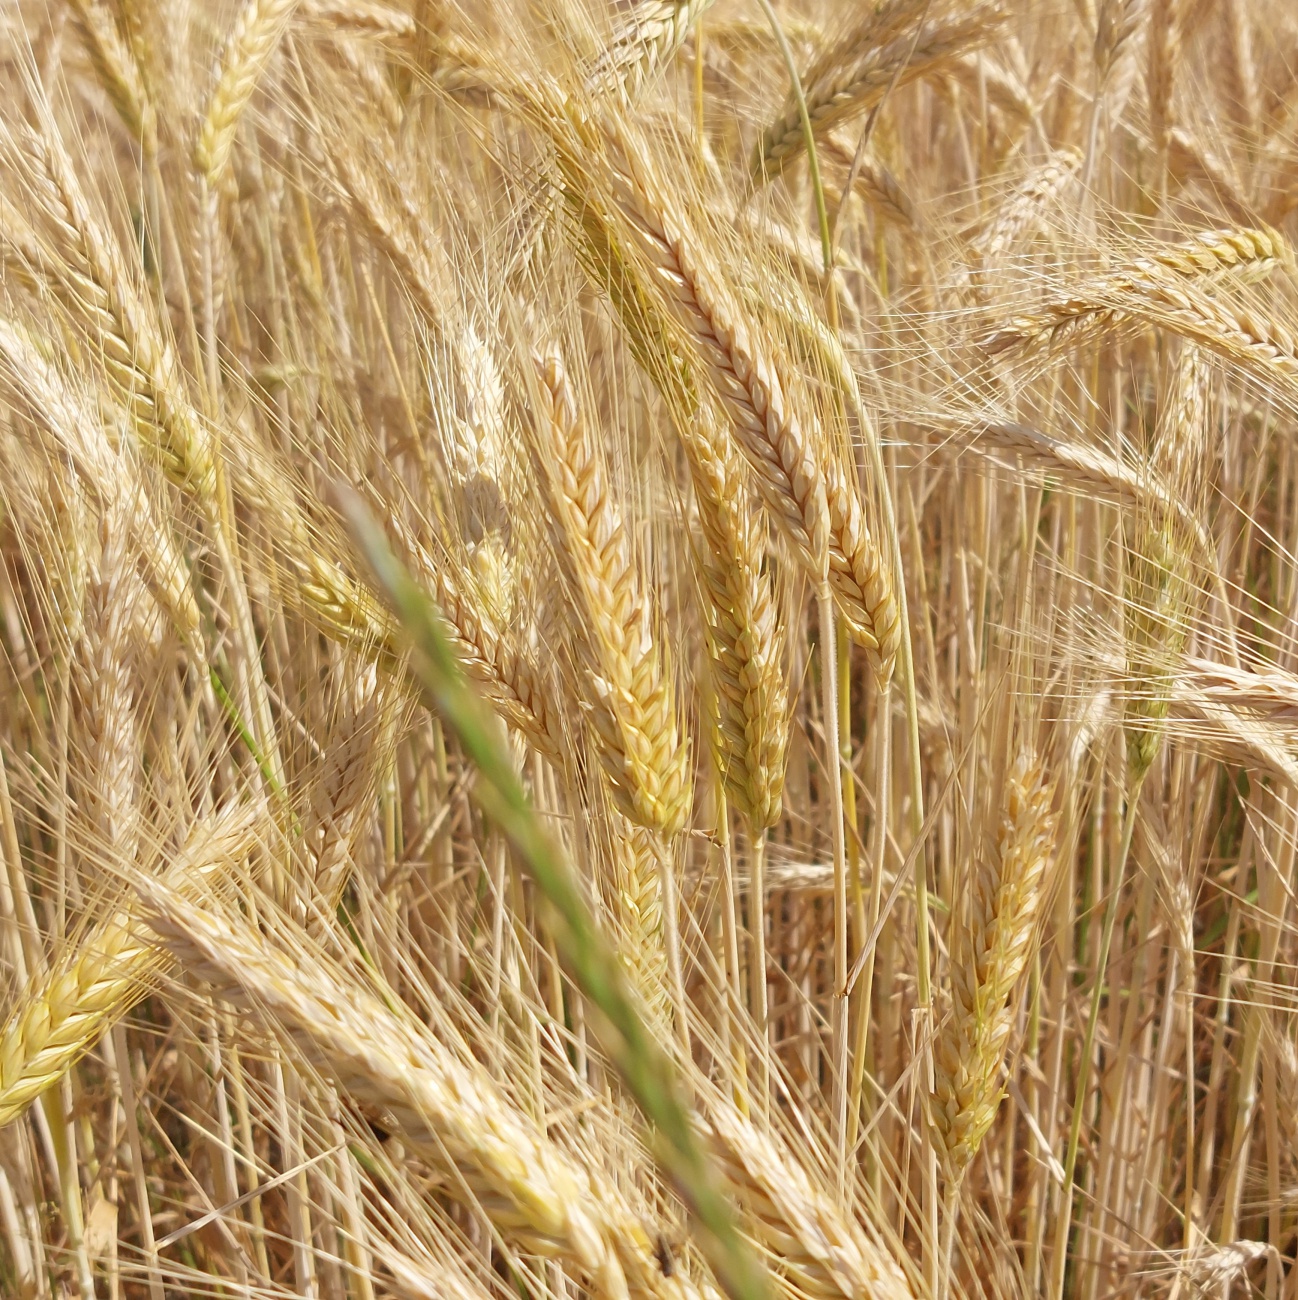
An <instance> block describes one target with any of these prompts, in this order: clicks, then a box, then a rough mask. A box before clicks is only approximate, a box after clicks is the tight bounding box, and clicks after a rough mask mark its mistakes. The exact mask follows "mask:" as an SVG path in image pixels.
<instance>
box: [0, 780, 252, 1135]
mask: <svg viewBox="0 0 1298 1300" xmlns="http://www.w3.org/2000/svg"><path fill="white" fill-rule="evenodd" d="M260 820H261V819H260V817H259V816H258V815H257V814H256V812H255V811H254V810H253V809H252V808H249V807H245V806H233V807H230V808H228V809H226V810H225V811H224V812H222V813H218V814H217V815H216V816H215V817H213V818H212V819H210V820H209V821H205V822H203V823H201V824H200V825H198V826H197V827H196V828H195V829H194V830H193V831H192V832H191V833H190V835H189V837H188V839H187V840H186V842H185V846H184V848H183V849H182V850H181V851H180V853H179V854H178V855H177V858H176V860H175V862H174V863H173V864H172V866H171V867H170V869H169V871H168V873H167V874H168V878H169V879H170V880H172V881H174V882H176V884H177V886H183V882H185V881H186V880H194V879H199V878H202V877H210V876H211V875H212V874H213V873H214V872H215V873H219V874H225V873H229V872H230V871H231V869H232V868H234V867H237V865H238V864H239V863H240V862H241V861H242V860H244V859H245V858H247V856H248V854H249V853H250V852H251V851H252V849H253V847H254V845H255V844H256V842H257V829H258V826H259V824H260ZM161 960H163V959H162V958H160V956H159V953H158V947H157V943H156V940H155V939H154V937H153V935H152V934H151V933H150V932H149V931H148V930H147V929H146V928H144V927H142V926H141V924H140V922H139V921H138V919H137V917H136V916H135V915H134V914H133V913H132V912H131V911H130V910H129V909H127V910H123V911H119V912H117V913H115V914H114V915H113V916H112V917H111V918H110V919H109V920H107V921H102V922H100V923H99V924H98V925H97V926H95V927H94V929H93V930H91V931H90V933H89V934H88V935H87V936H86V938H85V939H84V940H83V941H82V943H81V946H80V947H79V948H77V949H74V950H69V951H68V953H67V954H66V956H65V958H64V960H63V961H62V962H61V963H60V964H59V965H58V966H56V967H55V968H54V969H52V970H51V971H50V972H49V974H48V975H46V976H45V977H44V978H43V979H42V980H41V981H40V983H39V984H38V985H37V986H36V987H35V988H33V989H31V990H29V992H28V993H27V995H26V997H24V999H23V1000H22V1003H21V1004H20V1005H19V1006H18V1007H17V1009H16V1010H15V1011H14V1012H13V1014H12V1015H11V1016H10V1017H9V1019H8V1021H7V1023H6V1024H5V1026H4V1028H3V1030H0V1127H3V1126H4V1125H5V1124H8V1123H10V1122H11V1121H12V1120H14V1119H16V1118H17V1117H18V1116H19V1115H21V1114H22V1112H23V1111H24V1110H25V1109H26V1108H27V1106H28V1105H29V1104H30V1103H31V1102H32V1101H33V1100H34V1099H35V1098H36V1097H38V1096H40V1094H41V1093H42V1092H44V1091H45V1090H46V1088H48V1087H50V1085H51V1084H53V1083H55V1082H57V1081H58V1080H59V1079H60V1078H62V1076H63V1074H64V1073H65V1071H66V1070H67V1069H68V1068H69V1067H70V1066H71V1065H72V1064H73V1062H75V1061H76V1060H77V1059H78V1058H79V1057H81V1056H82V1055H83V1054H84V1053H85V1052H87V1051H89V1050H90V1048H92V1047H93V1046H94V1045H95V1043H97V1042H98V1041H99V1039H100V1037H101V1036H102V1035H103V1032H104V1030H105V1029H107V1028H108V1027H109V1026H110V1025H111V1024H112V1023H113V1021H114V1020H116V1019H117V1017H119V1016H120V1015H122V1014H123V1013H124V1012H125V1011H126V1010H127V1009H128V1008H129V1007H130V1006H131V1004H132V1003H133V1002H134V1001H136V1000H137V999H138V998H139V997H141V996H142V995H143V993H144V992H145V989H146V986H147V982H148V980H149V978H150V977H151V976H153V975H154V974H155V973H156V972H157V970H158V967H159V964H160V961H161Z"/></svg>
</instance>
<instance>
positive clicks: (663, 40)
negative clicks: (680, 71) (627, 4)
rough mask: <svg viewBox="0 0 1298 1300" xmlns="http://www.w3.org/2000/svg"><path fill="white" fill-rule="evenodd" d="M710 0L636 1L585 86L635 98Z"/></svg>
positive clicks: (679, 45)
mask: <svg viewBox="0 0 1298 1300" xmlns="http://www.w3.org/2000/svg"><path fill="white" fill-rule="evenodd" d="M712 4H713V0H638V3H636V4H635V5H634V6H633V7H632V8H631V10H630V11H629V12H628V13H626V14H625V15H624V16H623V18H622V19H621V21H620V22H619V23H618V26H617V30H616V31H615V32H614V33H613V37H612V39H611V40H610V41H609V43H608V45H607V47H606V48H605V49H604V51H603V53H602V54H601V55H600V56H599V58H598V59H597V60H596V62H595V66H594V68H593V69H592V70H591V73H590V76H589V77H588V78H587V81H586V86H587V89H588V90H589V91H590V92H591V93H592V94H601V93H608V92H610V91H617V92H620V93H621V94H622V95H624V96H626V98H628V99H634V98H635V97H636V96H637V95H639V93H640V91H641V90H642V89H643V88H644V87H645V86H646V85H647V84H648V83H649V82H650V81H651V80H652V79H653V78H654V76H655V75H656V74H657V73H658V72H660V71H661V70H662V69H663V68H665V67H666V66H667V64H668V63H670V62H671V60H672V56H673V55H674V54H675V53H676V51H677V50H679V49H680V47H681V46H682V45H684V44H685V40H686V37H687V36H688V35H689V31H690V28H691V27H692V26H693V25H694V23H695V22H697V21H698V19H699V18H700V17H701V16H702V15H703V13H704V12H705V11H706V10H708V9H710V8H711V7H712Z"/></svg>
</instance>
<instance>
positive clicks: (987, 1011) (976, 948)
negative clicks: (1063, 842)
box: [930, 756, 1055, 1183]
mask: <svg viewBox="0 0 1298 1300" xmlns="http://www.w3.org/2000/svg"><path fill="white" fill-rule="evenodd" d="M1052 797H1053V789H1052V786H1051V784H1050V782H1049V781H1047V779H1046V777H1045V774H1044V772H1043V770H1042V769H1041V767H1040V765H1039V764H1038V763H1037V762H1036V761H1035V760H1034V759H1032V758H1031V757H1028V756H1023V757H1020V758H1019V760H1018V762H1017V763H1016V764H1015V766H1014V768H1013V770H1012V771H1011V772H1010V773H1009V774H1008V776H1007V777H1006V780H1005V794H1004V804H1003V809H1002V812H1001V817H1000V822H999V824H998V826H997V829H996V845H995V849H994V851H993V852H992V854H991V855H990V860H984V859H982V857H981V855H980V859H979V865H978V867H977V869H976V875H975V879H974V882H973V887H972V889H971V890H970V895H969V904H968V906H969V915H968V919H967V921H966V922H965V923H964V924H963V926H962V927H961V930H960V932H959V940H958V945H957V946H956V947H955V949H954V951H953V953H952V965H951V1010H950V1014H949V1016H948V1018H947V1020H946V1023H945V1024H944V1026H943V1027H942V1030H941V1032H940V1033H939V1035H938V1039H937V1044H936V1046H935V1048H934V1054H933V1066H934V1076H935V1081H934V1089H933V1097H932V1101H931V1108H930V1109H931V1120H932V1128H933V1132H934V1137H935V1141H936V1143H937V1145H938V1149H939V1151H940V1152H941V1153H942V1155H943V1157H944V1159H945V1161H946V1165H947V1173H948V1177H949V1178H950V1179H951V1180H952V1181H953V1182H956V1183H958V1182H959V1181H960V1180H961V1179H962V1178H963V1176H964V1173H965V1171H966V1170H967V1169H968V1167H969V1164H970V1162H971V1161H972V1160H973V1158H974V1156H975V1155H976V1154H977V1153H978V1148H979V1146H981V1144H982V1140H983V1137H984V1136H985V1135H986V1133H987V1130H988V1129H989V1128H990V1127H991V1125H992V1121H993V1120H994V1119H995V1118H996V1109H997V1107H998V1106H999V1104H1000V1099H1001V1089H1000V1083H999V1078H1000V1071H1001V1065H1002V1063H1003V1061H1004V1059H1005V1050H1006V1046H1007V1044H1008V1042H1009V1036H1010V1032H1011V1030H1012V1029H1013V1026H1014V1014H1015V1007H1014V1003H1013V1000H1012V998H1013V994H1014V991H1015V989H1016V988H1017V987H1018V984H1019V980H1020V979H1021V978H1022V975H1023V972H1024V970H1025V969H1026V967H1027V963H1028V960H1029V958H1030V957H1031V955H1032V944H1033V941H1034V939H1035V934H1036V923H1037V915H1038V911H1039V909H1040V905H1041V898H1042V886H1043V882H1044V880H1045V875H1046V872H1047V870H1048V868H1049V866H1050V863H1051V861H1052V859H1053V856H1054V851H1055V817H1054V815H1053V813H1052V812H1051V800H1052Z"/></svg>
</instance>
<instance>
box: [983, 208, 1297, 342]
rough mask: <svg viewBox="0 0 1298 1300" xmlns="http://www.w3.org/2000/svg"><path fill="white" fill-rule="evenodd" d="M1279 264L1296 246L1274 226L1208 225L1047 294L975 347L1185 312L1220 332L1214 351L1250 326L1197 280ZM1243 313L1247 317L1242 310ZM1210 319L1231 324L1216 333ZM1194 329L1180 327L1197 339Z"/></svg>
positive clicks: (1075, 334) (1078, 335) (1075, 337)
mask: <svg viewBox="0 0 1298 1300" xmlns="http://www.w3.org/2000/svg"><path fill="white" fill-rule="evenodd" d="M1277 264H1283V265H1285V266H1292V265H1293V252H1292V250H1291V249H1290V247H1289V244H1288V241H1287V240H1286V239H1285V237H1284V236H1283V235H1282V234H1280V233H1279V232H1278V231H1275V230H1271V229H1269V228H1261V229H1253V228H1248V227H1245V228H1241V229H1228V230H1206V231H1203V232H1201V233H1200V234H1198V235H1196V236H1194V237H1193V238H1192V239H1189V240H1186V241H1185V242H1183V243H1181V244H1175V245H1173V246H1171V247H1170V248H1163V249H1157V250H1155V251H1153V252H1151V253H1149V254H1148V255H1146V256H1144V257H1139V258H1136V259H1135V260H1134V261H1132V262H1130V263H1129V264H1128V265H1126V266H1124V267H1122V268H1121V269H1119V270H1117V271H1114V272H1109V273H1106V274H1104V275H1100V276H1096V277H1095V278H1093V279H1091V280H1088V281H1085V282H1083V283H1082V284H1080V285H1078V286H1077V288H1075V289H1072V290H1069V291H1068V292H1066V293H1062V294H1060V295H1058V296H1057V297H1055V298H1053V299H1052V300H1050V301H1049V302H1048V303H1047V304H1046V305H1045V307H1043V308H1042V309H1041V310H1040V311H1037V312H1034V313H1031V314H1029V315H1023V316H1018V317H1015V318H1014V319H1013V320H1011V321H1009V322H1007V323H1006V324H1005V325H1003V326H1001V327H1000V328H999V329H997V330H996V331H995V332H994V333H992V334H991V335H989V336H988V337H987V338H986V339H984V340H982V342H981V344H980V346H981V347H983V348H984V349H985V350H986V351H987V352H989V353H991V354H993V355H995V354H998V353H1003V352H1011V351H1012V352H1031V353H1038V352H1054V351H1058V350H1060V349H1063V348H1067V347H1071V346H1074V345H1077V344H1080V343H1085V342H1090V341H1091V340H1093V339H1094V338H1096V337H1097V336H1098V335H1100V334H1102V333H1103V332H1105V331H1107V330H1110V329H1114V328H1117V327H1120V326H1122V325H1124V324H1126V323H1127V322H1129V321H1131V320H1133V319H1151V318H1152V319H1157V320H1161V319H1163V318H1164V317H1181V316H1184V317H1185V318H1186V320H1187V325H1190V323H1191V322H1192V321H1193V319H1194V317H1195V316H1196V315H1199V316H1200V317H1201V318H1202V319H1201V322H1200V325H1199V328H1200V330H1201V331H1204V332H1206V333H1215V334H1218V335H1219V336H1220V337H1221V342H1220V343H1219V345H1218V348H1217V350H1219V351H1224V350H1226V349H1227V348H1228V347H1229V346H1230V343H1229V341H1228V338H1227V336H1228V335H1229V334H1230V333H1232V332H1234V333H1236V334H1238V333H1240V332H1244V331H1246V329H1247V326H1246V325H1245V324H1244V323H1242V322H1232V321H1231V316H1232V309H1231V308H1229V307H1227V306H1226V305H1225V304H1222V303H1219V302H1217V301H1216V300H1215V299H1210V298H1205V297H1204V296H1203V295H1201V294H1198V293H1196V292H1195V288H1196V286H1195V283H1194V282H1195V281H1198V280H1204V279H1212V278H1215V277H1219V276H1223V275H1225V274H1230V275H1231V276H1232V277H1233V278H1234V279H1236V280H1237V282H1239V283H1249V282H1251V281H1253V280H1257V279H1261V278H1263V277H1264V276H1266V275H1268V274H1269V273H1270V272H1271V270H1272V269H1273V268H1274V267H1275V266H1276V265H1277ZM1196 308H1197V309H1198V310H1197V311H1196ZM1244 316H1245V319H1246V320H1247V319H1250V317H1249V316H1248V314H1247V313H1244ZM1214 318H1216V319H1217V320H1221V319H1223V318H1224V319H1225V321H1226V322H1228V323H1226V324H1225V325H1223V327H1222V328H1221V329H1220V330H1217V331H1213V329H1212V325H1213V323H1214ZM1232 323H1233V324H1234V329H1233V330H1232ZM1191 328H1192V326H1191ZM1191 328H1187V329H1185V331H1184V332H1186V333H1187V334H1188V335H1189V336H1190V337H1195V334H1194V333H1192V332H1191ZM1203 341H1205V342H1207V341H1208V340H1207V339H1205V340H1203ZM1209 346H1212V345H1211V343H1209ZM1246 350H1247V351H1253V350H1256V349H1255V348H1248V349H1246Z"/></svg>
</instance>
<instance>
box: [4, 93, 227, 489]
mask: <svg viewBox="0 0 1298 1300" xmlns="http://www.w3.org/2000/svg"><path fill="white" fill-rule="evenodd" d="M40 107H41V117H42V127H43V129H42V130H41V131H39V132H37V131H33V130H30V129H27V128H21V133H20V138H19V139H15V138H14V136H13V135H12V134H9V133H7V132H6V133H5V135H4V136H3V137H2V138H0V144H2V145H3V147H4V149H5V152H6V153H7V154H8V155H9V160H10V161H11V162H13V163H15V164H16V166H15V171H16V172H17V173H18V174H19V175H21V176H22V178H23V180H24V181H25V182H26V184H27V186H28V194H27V196H26V197H27V198H28V200H29V202H30V208H29V212H30V213H40V214H41V215H43V216H44V217H45V219H46V222H47V224H48V225H49V226H50V228H51V230H52V232H53V234H54V236H55V238H56V240H57V249H58V257H57V259H50V258H47V257H44V256H41V255H39V254H37V255H36V256H35V259H34V261H31V262H30V264H29V269H30V271H31V273H32V274H33V275H34V276H36V277H37V278H39V279H40V280H43V281H46V282H47V283H50V284H51V285H52V286H53V287H54V288H55V289H56V290H57V291H58V294H59V296H60V298H61V299H62V300H63V301H64V303H65V304H66V305H67V306H68V307H69V308H70V309H71V310H72V311H73V312H74V313H75V315H76V316H78V317H79V318H80V319H81V320H82V321H83V322H84V324H85V325H86V326H87V327H88V328H89V329H90V331H91V333H92V338H93V341H94V344H95V347H96V350H97V352H98V354H99V357H100V359H101V362H102V364H103V366H104V369H105V371H106V372H107V374H108V376H109V379H110V380H111V381H112V386H113V391H114V395H115V396H116V398H117V400H118V402H119V403H120V404H121V406H122V407H123V409H124V410H126V411H128V412H129V413H130V415H131V418H132V425H133V428H134V432H135V435H136V437H137V438H138V440H139V443H140V446H141V447H142V448H144V449H145V451H146V452H147V453H148V454H149V455H150V456H152V457H154V458H155V459H156V460H157V461H158V462H159V463H160V464H161V466H162V468H163V469H164V470H165V472H166V473H167V475H168V477H170V478H171V479H173V480H174V481H176V482H178V483H179V484H181V485H182V486H183V487H185V488H187V489H188V490H190V491H192V492H193V493H194V494H195V495H196V496H197V497H198V499H199V500H200V501H201V502H203V503H204V505H205V506H208V507H209V508H210V506H211V503H212V502H213V500H214V498H215V492H216V465H215V459H214V448H213V443H212V438H211V435H210V433H209V432H208V430H207V429H206V427H205V426H204V425H203V423H202V421H201V419H200V418H199V416H198V413H197V412H196V411H195V410H194V408H193V406H192V404H191V403H190V401H189V398H188V395H187V394H186V391H185V386H184V381H183V378H182V374H181V368H180V363H179V361H178V360H177V358H176V355H175V352H174V350H173V349H172V347H171V344H170V343H169V342H168V340H167V338H166V336H165V334H164V332H163V329H162V327H161V325H160V324H159V321H158V319H157V316H156V313H155V311H154V308H153V306H152V304H151V303H150V302H149V301H148V300H147V299H146V298H145V297H144V295H143V294H142V293H141V292H140V290H139V288H138V287H137V284H136V282H135V280H134V279H133V278H132V276H131V275H130V273H129V272H128V270H127V266H126V262H125V259H124V258H123V256H122V251H121V248H120V246H119V244H118V242H117V240H116V239H115V238H114V237H113V235H112V234H111V233H110V232H109V231H108V230H107V229H106V228H105V226H104V224H103V223H102V222H101V221H100V219H99V218H98V216H97V215H96V214H95V213H94V211H93V210H92V208H91V205H90V203H89V201H88V200H87V198H86V196H85V194H84V192H83V191H82V188H81V185H80V182H79V181H78V179H77V176H76V172H75V170H74V169H73V166H72V160H71V159H70V158H69V157H68V154H67V151H66V149H65V148H64V146H63V143H62V141H61V140H60V138H59V136H58V130H57V127H56V126H55V124H54V121H53V119H52V116H51V114H50V110H49V108H48V106H46V105H44V104H42V105H41V106H40ZM6 224H7V223H6ZM4 234H5V235H6V236H9V235H11V231H10V230H8V229H6V230H4Z"/></svg>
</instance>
